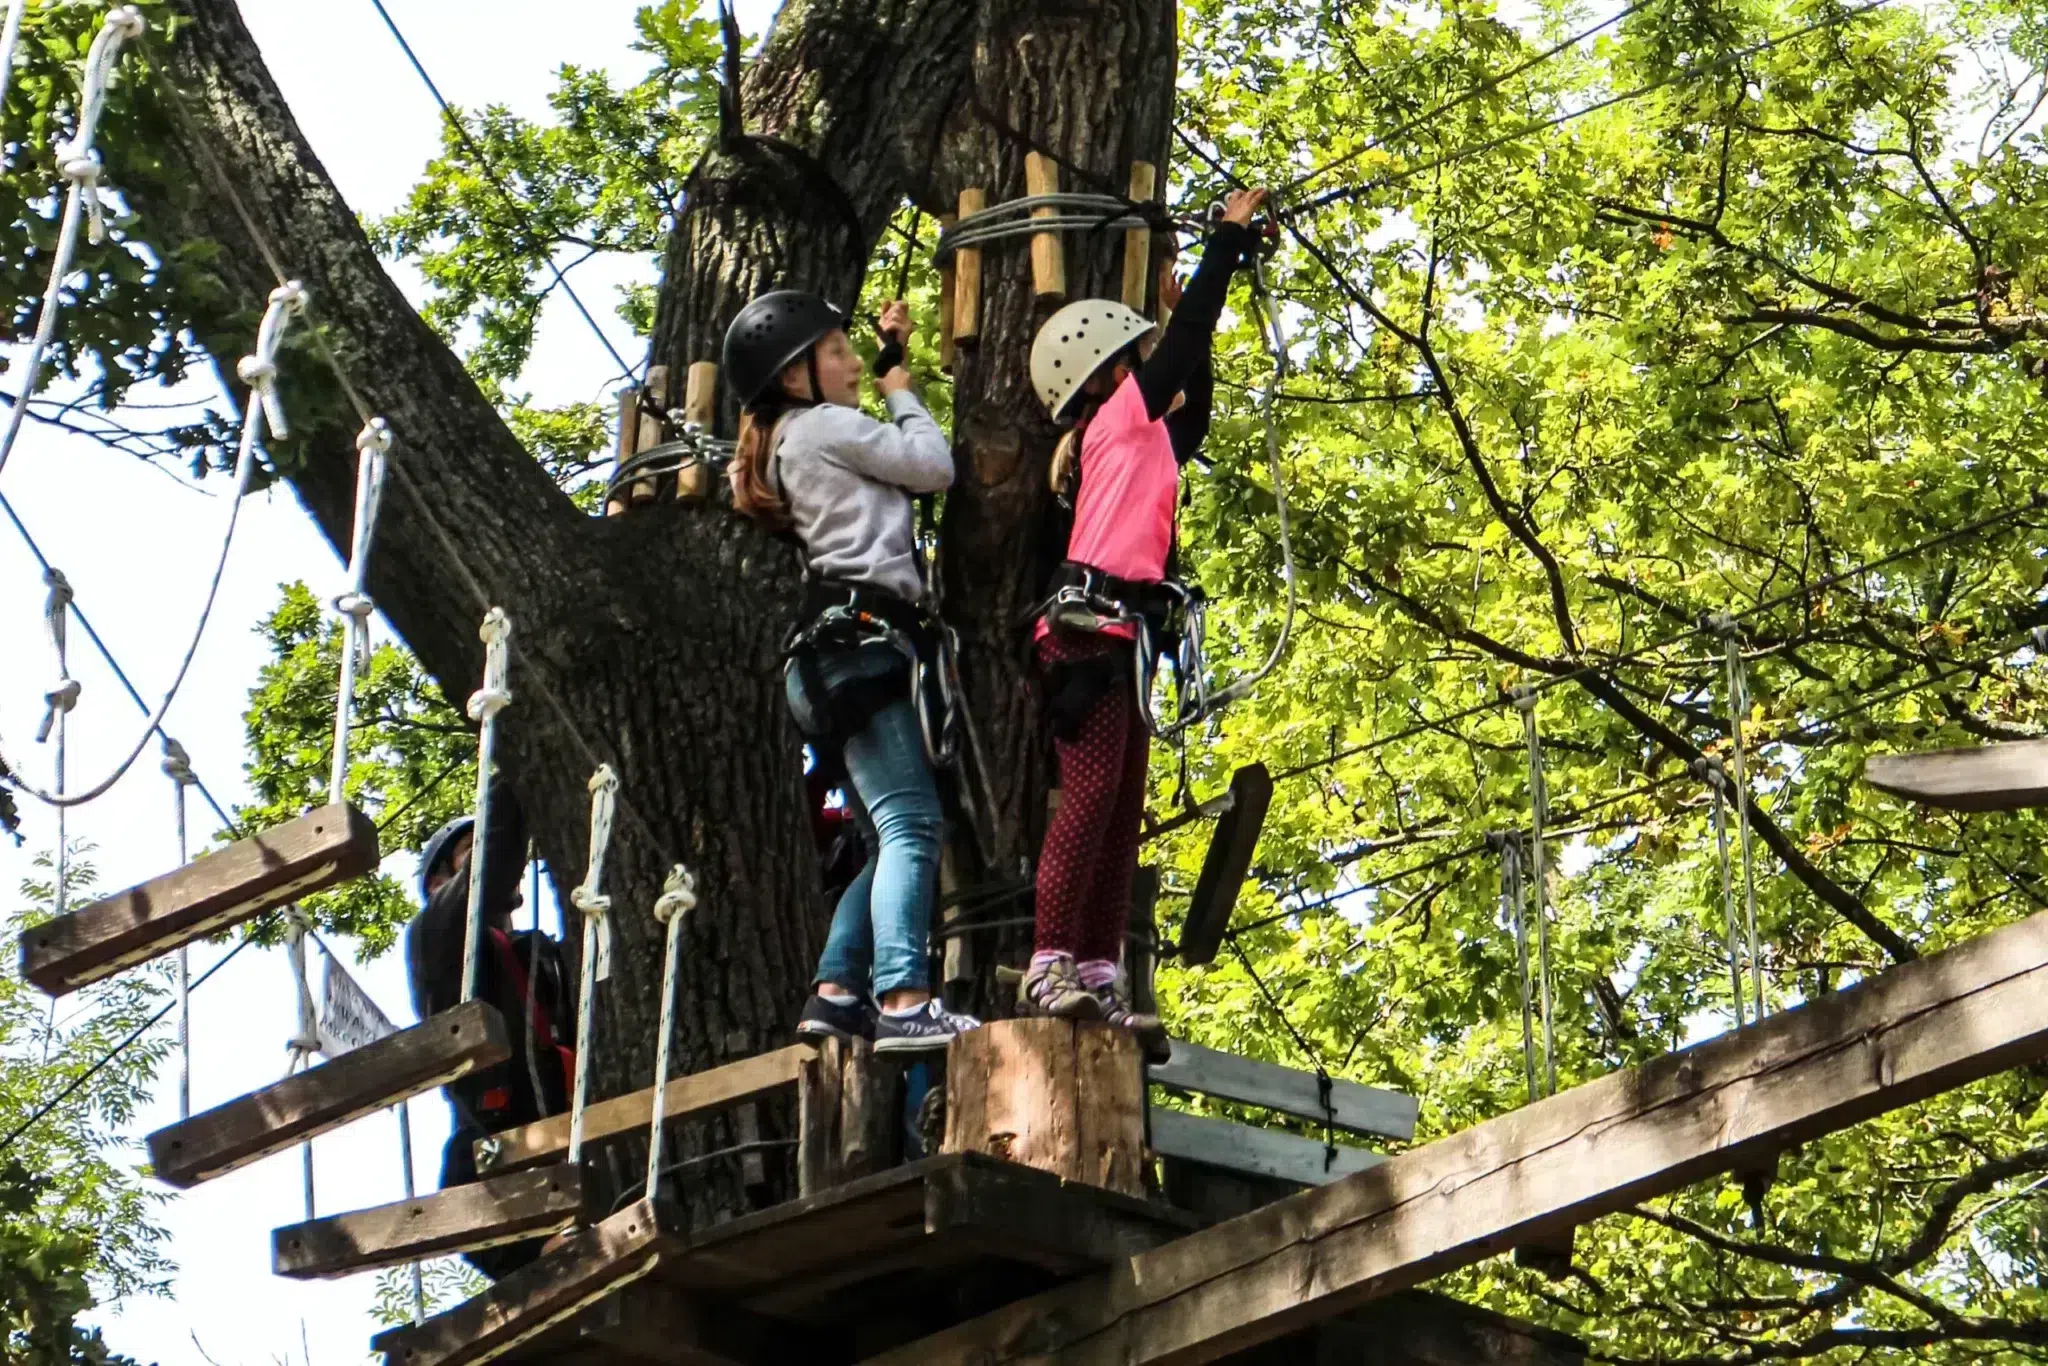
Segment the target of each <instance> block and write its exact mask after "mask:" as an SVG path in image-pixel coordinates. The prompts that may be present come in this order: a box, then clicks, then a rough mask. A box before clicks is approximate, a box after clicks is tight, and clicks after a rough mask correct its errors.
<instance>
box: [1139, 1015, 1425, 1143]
mask: <svg viewBox="0 0 2048 1366" xmlns="http://www.w3.org/2000/svg"><path fill="white" fill-rule="evenodd" d="M1150 1071H1151V1077H1152V1082H1153V1084H1154V1085H1156V1086H1164V1087H1166V1088H1168V1089H1169V1090H1173V1091H1179V1092H1181V1093H1182V1094H1184V1095H1200V1096H1214V1097H1216V1098H1217V1099H1219V1100H1234V1101H1239V1102H1241V1103H1243V1104H1245V1105H1257V1106H1259V1107H1261V1108H1263V1109H1267V1110H1278V1111H1279V1112H1280V1113H1282V1114H1285V1115H1293V1116H1295V1117H1296V1118H1297V1119H1306V1120H1309V1121H1311V1122H1313V1123H1316V1124H1322V1123H1324V1122H1325V1120H1326V1119H1327V1120H1328V1122H1329V1123H1331V1124H1332V1125H1333V1126H1334V1127H1336V1128H1339V1129H1348V1130H1349V1131H1351V1132H1352V1133H1356V1134H1372V1135H1375V1136H1376V1137H1380V1138H1391V1139H1395V1140H1398V1141H1399V1142H1402V1143H1406V1142H1407V1141H1408V1140H1409V1139H1411V1138H1413V1137H1415V1116H1416V1111H1417V1104H1416V1100H1415V1097H1413V1096H1404V1095H1402V1094H1401V1093H1400V1092H1399V1091H1383V1090H1381V1089H1380V1088H1379V1087H1377V1086H1366V1085H1364V1084H1362V1083H1360V1082H1355V1081H1343V1080H1340V1079H1338V1078H1334V1077H1333V1078H1332V1079H1331V1081H1330V1112H1329V1113H1328V1114H1327V1115H1326V1113H1325V1111H1324V1109H1323V1098H1322V1087H1321V1085H1320V1083H1318V1082H1317V1080H1316V1077H1315V1074H1314V1073H1311V1072H1302V1071H1298V1070H1296V1069H1295V1068H1292V1067H1282V1066H1280V1065H1279V1064H1278V1063H1271V1062H1260V1061H1258V1060H1257V1059H1255V1058H1242V1057H1239V1056H1238V1055H1237V1054H1235V1053H1224V1052H1220V1051H1218V1050H1217V1049H1214V1048H1204V1047H1203V1046H1202V1045H1201V1044H1198V1043H1189V1042H1187V1041H1186V1040H1185V1039H1175V1040H1174V1041H1173V1057H1172V1059H1171V1060H1170V1061H1168V1062H1165V1063H1161V1064H1158V1065H1155V1066H1154V1067H1152V1068H1151V1069H1150Z"/></svg>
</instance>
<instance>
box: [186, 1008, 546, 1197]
mask: <svg viewBox="0 0 2048 1366" xmlns="http://www.w3.org/2000/svg"><path fill="white" fill-rule="evenodd" d="M511 1056H512V1049H511V1046H510V1044H508V1043H507V1042H506V1038H505V1022H504V1020H502V1019H501V1018H499V1016H498V1012H497V1011H496V1010H495V1009H493V1008H492V1007H491V1006H490V1005H488V1004H486V1003H485V1002H483V1001H470V1002H468V1003H467V1004H465V1005H459V1006H457V1007H455V1009H453V1010H445V1011H443V1012H441V1013H440V1014H439V1015H436V1016H434V1017H433V1018H432V1019H430V1020H428V1021H426V1022H425V1023H423V1024H416V1025H414V1026H413V1027H412V1028H411V1029H402V1030H400V1031H399V1032H398V1033H396V1034H393V1035H390V1036H389V1037H387V1038H382V1039H379V1040H378V1041H377V1042H375V1043H373V1044H365V1045H364V1046H363V1047H361V1048H357V1049H352V1050H350V1051H349V1052H347V1053H344V1054H342V1055H341V1056H340V1057H338V1058H336V1059H334V1060H333V1061H331V1062H325V1063H322V1064H321V1065H320V1066H318V1067H311V1068H308V1069H306V1070H305V1071H303V1072H299V1073H296V1074H294V1075H292V1076H289V1077H286V1078H285V1079H284V1080H283V1081H281V1082H278V1083H277V1084H276V1085H274V1086H266V1087H264V1088H263V1089H262V1090H261V1091H252V1092H250V1093H249V1094H248V1095H246V1096H243V1097H241V1098H240V1099H239V1100H231V1101H229V1102H228V1103H227V1104H225V1105H217V1106H215V1107H214V1108H213V1109H211V1110H208V1111H206V1112H205V1113H203V1114H197V1115H194V1116H192V1117H191V1118H190V1119H187V1120H183V1121H181V1122H179V1123H177V1124H173V1125H171V1126H170V1127H168V1128H164V1129H159V1130H157V1131H156V1132H155V1133H153V1134H151V1135H150V1136H149V1160H150V1162H151V1163H152V1164H153V1165H154V1166H155V1168H156V1177H157V1179H158V1180H159V1181H163V1182H166V1183H168V1184H169V1185H173V1186H177V1187H179V1188H181V1189H184V1188H189V1187H192V1186H196V1185H198V1184H199V1183H200V1182H202V1181H211V1180H212V1179H213V1178H214V1177H216V1176H224V1175H226V1174H227V1173H229V1172H231V1171H234V1170H235V1169H236V1168H238V1167H245V1166H247V1165H248V1164H249V1163H251V1162H254V1161H257V1160H258V1159H260V1158H265V1157H268V1156H270V1155H271V1154H272V1153H275V1152H282V1151H283V1150H284V1149H286V1148H291V1147H295V1146H297V1145H298V1144H300V1143H303V1142H305V1141H306V1140H307V1139H310V1138H314V1137H316V1136H318V1135H320V1134H324V1133H326V1132H328V1131H329V1130H330V1129H339V1128H340V1127H341V1126H342V1125H344V1124H347V1123H350V1122H351V1121H353V1120H357V1119H360V1118H362V1117H363V1116H364V1115H367V1114H370V1113H372V1112H374V1111H377V1110H382V1109H384V1108H386V1107H387V1106H391V1105H396V1104H397V1103H398V1102H399V1101H401V1100H405V1099H407V1098H408V1097H411V1096H416V1095H418V1094H419V1093H420V1092H422V1091H431V1090H433V1089H434V1088H435V1087H436V1086H444V1085H446V1084H447V1083H449V1082H451V1081H454V1080H455V1079H456V1078H457V1077H461V1076H466V1075H468V1074H469V1073H471V1072H474V1071H476V1070H478V1069H479V1068H484V1067H489V1066H491V1065H492V1064H494V1063H500V1062H503V1061H505V1059H507V1058H509V1057H511Z"/></svg>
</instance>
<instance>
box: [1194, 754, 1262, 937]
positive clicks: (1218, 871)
mask: <svg viewBox="0 0 2048 1366" xmlns="http://www.w3.org/2000/svg"><path fill="white" fill-rule="evenodd" d="M1272 802H1273V777H1272V775H1271V774H1269V773H1268V772H1266V766H1265V765H1264V764H1248V765H1246V766H1245V767H1243V768H1241V769H1239V770H1238V771H1237V772H1235V773H1233V774H1231V775H1230V809H1229V810H1227V811H1225V812H1224V813H1223V814H1222V815H1221V816H1219V817H1217V820H1216V833H1215V834H1213V835H1211V836H1210V837H1209V852H1208V854H1207V855H1206V856H1205V857H1204V858H1203V859H1202V874H1201V876H1200V877H1198V878H1197V879H1195V892H1194V895H1193V896H1191V897H1189V898H1188V916H1187V919H1186V921H1184V922H1183V923H1182V925H1181V930H1180V960H1181V961H1182V962H1183V963H1210V962H1214V961H1215V959H1216V950H1218V949H1220V948H1222V947H1223V932H1224V931H1225V930H1227V929H1229V928H1230V913H1231V912H1232V911H1234V910H1236V909H1237V892H1238V888H1240V887H1242V886H1243V885H1244V880H1245V876H1246V875H1247V874H1249V873H1250V872H1251V870H1252V854H1253V852H1254V851H1255V850H1257V849H1258V847H1259V831H1260V830H1262V829H1264V828H1265V824H1266V808H1267V807H1268V806H1270V805H1272Z"/></svg>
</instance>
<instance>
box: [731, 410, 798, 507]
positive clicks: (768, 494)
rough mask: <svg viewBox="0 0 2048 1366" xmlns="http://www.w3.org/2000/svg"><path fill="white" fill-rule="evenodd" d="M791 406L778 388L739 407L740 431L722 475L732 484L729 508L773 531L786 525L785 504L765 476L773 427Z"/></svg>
mask: <svg viewBox="0 0 2048 1366" xmlns="http://www.w3.org/2000/svg"><path fill="white" fill-rule="evenodd" d="M790 407H791V405H790V404H789V403H788V402H787V401H786V399H785V397H784V395H783V394H782V393H781V392H780V391H779V390H771V391H769V392H768V393H766V394H763V395H762V396H761V397H760V398H759V399H757V400H755V401H754V403H753V404H752V405H751V406H749V407H746V408H742V409H741V410H740V430H739V436H738V439H737V441H736V442H735V443H734V444H735V449H734V451H733V454H732V464H730V465H729V466H727V467H726V472H725V477H726V479H727V481H728V482H729V483H731V485H732V505H733V510H734V511H736V512H739V513H742V514H744V515H746V516H748V517H752V518H753V519H754V520H755V521H757V522H760V523H762V524H763V525H765V526H767V527H768V528H769V529H770V530H773V531H787V530H788V529H789V526H790V515H789V503H788V501H787V500H785V499H784V498H783V496H782V491H781V489H780V488H778V487H777V486H776V484H774V483H771V482H770V481H769V478H768V461H769V458H770V457H771V456H772V455H773V454H774V453H775V429H776V427H777V426H778V425H779V424H780V423H781V421H782V419H783V418H784V417H787V416H788V415H789V412H790Z"/></svg>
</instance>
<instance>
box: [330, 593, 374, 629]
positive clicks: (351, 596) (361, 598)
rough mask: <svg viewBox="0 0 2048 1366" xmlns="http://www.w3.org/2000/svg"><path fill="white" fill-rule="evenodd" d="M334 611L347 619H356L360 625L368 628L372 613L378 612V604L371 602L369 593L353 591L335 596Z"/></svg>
mask: <svg viewBox="0 0 2048 1366" xmlns="http://www.w3.org/2000/svg"><path fill="white" fill-rule="evenodd" d="M334 610H335V611H337V612H339V613H341V614H342V615H343V616H345V617H353V618H355V620H356V623H357V624H358V625H365V626H366V625H368V624H369V621H370V615H371V613H373V612H375V611H376V610H377V604H376V603H375V602H372V601H371V600H370V595H369V594H368V593H357V592H353V591H351V592H347V593H337V594H336V595H335V597H334Z"/></svg>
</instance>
